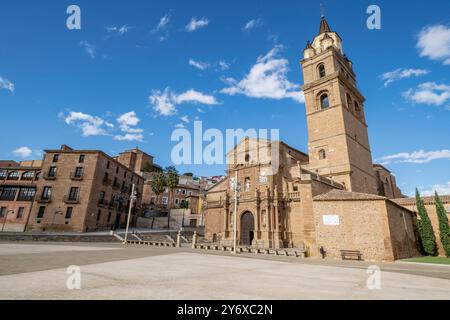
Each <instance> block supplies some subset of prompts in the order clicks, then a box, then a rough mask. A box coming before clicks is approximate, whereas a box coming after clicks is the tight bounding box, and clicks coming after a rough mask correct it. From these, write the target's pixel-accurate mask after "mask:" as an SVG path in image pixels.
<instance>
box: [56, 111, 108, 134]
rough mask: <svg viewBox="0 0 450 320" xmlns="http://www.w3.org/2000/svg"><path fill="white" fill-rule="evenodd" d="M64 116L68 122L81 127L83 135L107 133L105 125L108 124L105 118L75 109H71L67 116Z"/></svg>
mask: <svg viewBox="0 0 450 320" xmlns="http://www.w3.org/2000/svg"><path fill="white" fill-rule="evenodd" d="M62 117H63V118H64V121H65V122H66V124H68V125H75V126H77V127H78V128H80V129H81V131H82V135H83V137H91V136H105V135H107V130H106V128H105V126H106V127H108V126H107V125H106V123H105V120H103V119H102V118H100V117H97V116H92V115H90V114H87V113H83V112H75V111H71V112H70V113H69V115H68V116H66V117H64V116H63V115H62Z"/></svg>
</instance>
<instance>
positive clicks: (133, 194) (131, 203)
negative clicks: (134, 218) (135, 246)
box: [123, 183, 137, 244]
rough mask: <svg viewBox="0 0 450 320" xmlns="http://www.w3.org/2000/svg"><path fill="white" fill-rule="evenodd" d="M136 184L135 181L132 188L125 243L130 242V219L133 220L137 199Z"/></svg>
mask: <svg viewBox="0 0 450 320" xmlns="http://www.w3.org/2000/svg"><path fill="white" fill-rule="evenodd" d="M135 188H136V186H135V185H134V183H133V187H132V189H131V196H130V208H129V209H128V220H127V229H126V230H125V240H124V242H123V243H124V244H127V243H128V229H129V228H130V220H131V211H132V210H133V203H134V201H136V199H137V192H136V190H135Z"/></svg>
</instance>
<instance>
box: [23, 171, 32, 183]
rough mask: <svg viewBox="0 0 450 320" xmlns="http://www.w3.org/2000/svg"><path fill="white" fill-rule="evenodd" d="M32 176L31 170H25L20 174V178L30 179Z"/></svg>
mask: <svg viewBox="0 0 450 320" xmlns="http://www.w3.org/2000/svg"><path fill="white" fill-rule="evenodd" d="M33 178H34V172H33V171H26V172H24V173H23V174H22V180H26V181H30V180H33Z"/></svg>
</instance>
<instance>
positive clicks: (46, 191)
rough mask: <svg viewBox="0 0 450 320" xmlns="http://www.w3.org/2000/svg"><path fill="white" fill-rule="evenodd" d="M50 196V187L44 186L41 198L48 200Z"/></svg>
mask: <svg viewBox="0 0 450 320" xmlns="http://www.w3.org/2000/svg"><path fill="white" fill-rule="evenodd" d="M51 197H52V187H44V190H43V191H42V197H41V199H42V200H50V198H51Z"/></svg>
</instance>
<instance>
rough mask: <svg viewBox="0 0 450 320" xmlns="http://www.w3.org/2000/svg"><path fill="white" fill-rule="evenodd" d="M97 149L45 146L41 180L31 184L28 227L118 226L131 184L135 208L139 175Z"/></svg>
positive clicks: (87, 228)
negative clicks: (32, 196) (30, 206)
mask: <svg viewBox="0 0 450 320" xmlns="http://www.w3.org/2000/svg"><path fill="white" fill-rule="evenodd" d="M134 169H135V168H134V167H133V168H131V169H130V168H129V167H127V166H126V165H124V164H123V163H121V162H120V161H119V158H113V157H110V156H109V155H107V154H105V153H104V152H102V151H99V150H74V149H72V148H70V147H68V146H66V145H63V146H62V147H61V149H58V150H45V155H44V158H43V161H42V168H41V176H42V178H41V179H39V180H38V182H37V183H36V194H35V198H34V202H33V205H32V209H31V215H30V218H29V223H28V225H27V228H26V229H27V230H28V231H65V232H88V231H99V230H110V229H113V228H120V227H124V226H125V224H126V220H127V215H128V209H129V206H130V195H131V192H132V191H131V190H132V185H133V184H134V185H135V187H136V191H137V195H138V198H137V200H136V202H135V203H134V204H133V208H132V219H131V222H132V224H133V223H135V221H136V214H137V211H138V209H139V208H140V203H141V195H142V191H143V184H144V180H143V178H142V177H141V176H140V175H139V174H137V173H136V172H135V170H134Z"/></svg>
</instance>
